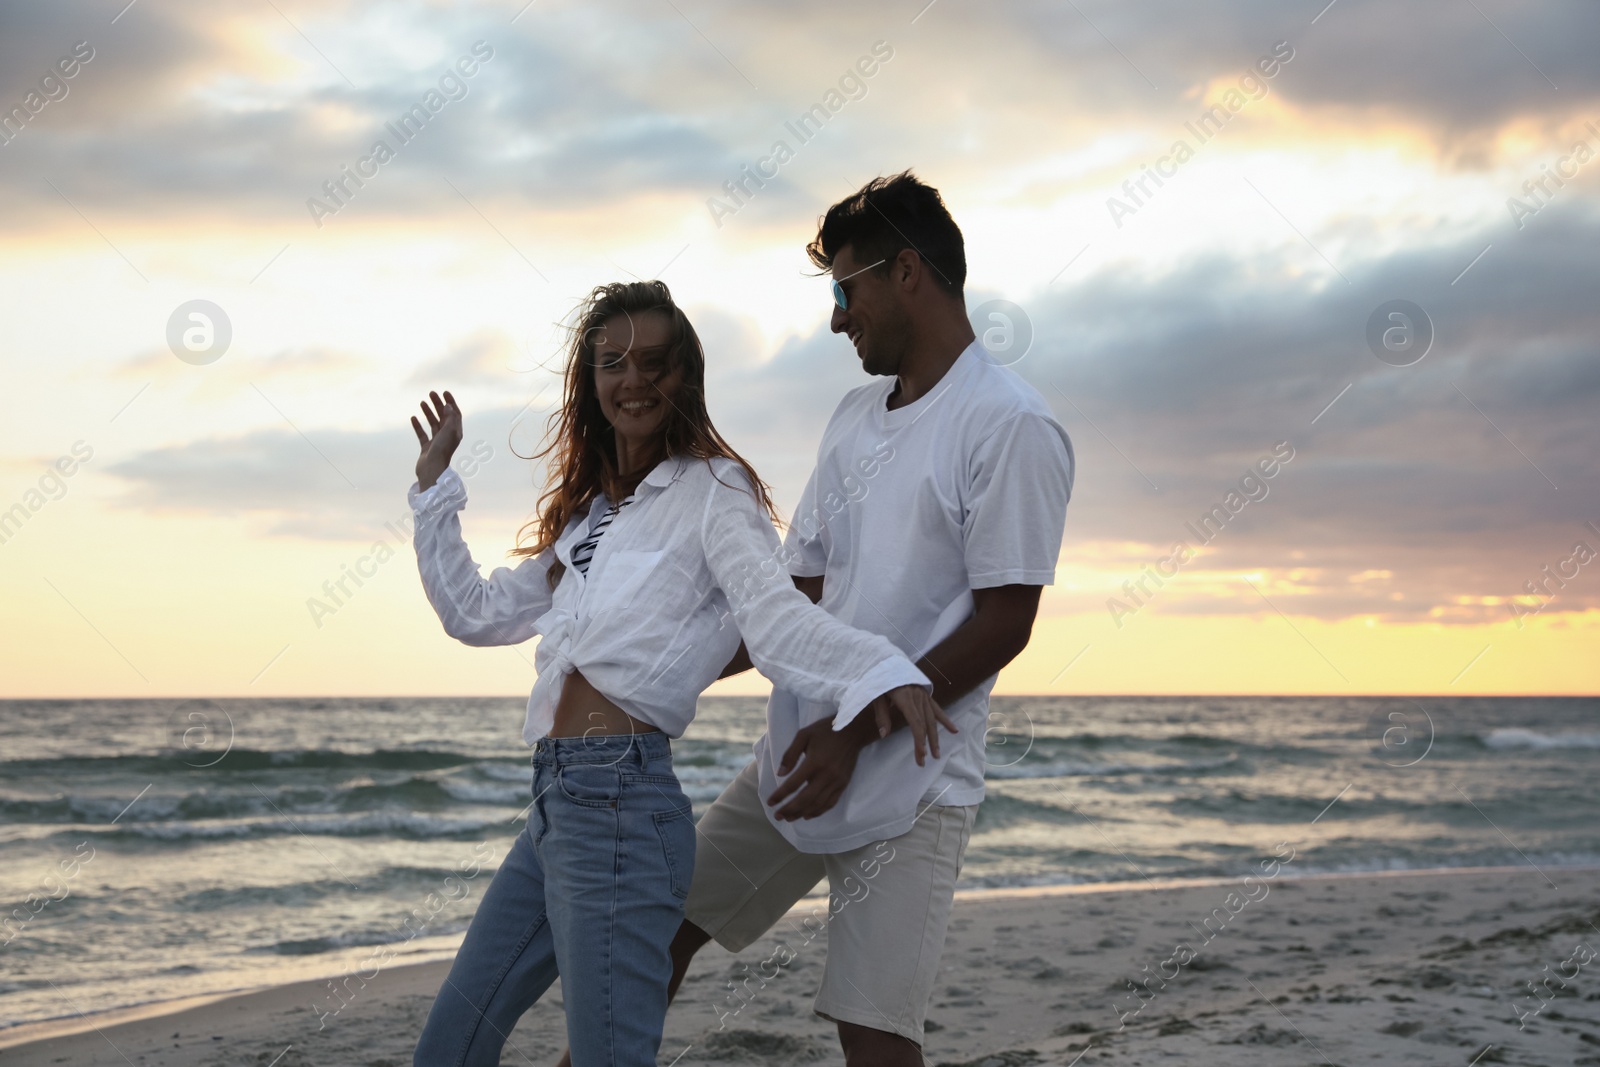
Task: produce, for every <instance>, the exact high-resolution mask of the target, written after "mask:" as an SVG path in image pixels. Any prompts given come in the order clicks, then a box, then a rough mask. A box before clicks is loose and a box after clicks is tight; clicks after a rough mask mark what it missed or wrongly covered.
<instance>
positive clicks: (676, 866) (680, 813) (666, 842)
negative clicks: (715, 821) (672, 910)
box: [654, 808, 694, 900]
mask: <svg viewBox="0 0 1600 1067" xmlns="http://www.w3.org/2000/svg"><path fill="white" fill-rule="evenodd" d="M654 818H655V822H656V833H658V834H660V835H661V853H662V856H663V858H664V859H665V860H666V863H667V879H668V882H669V884H670V885H671V886H672V895H673V896H675V897H677V898H678V899H679V900H684V899H686V898H687V897H688V896H689V883H690V882H692V881H693V880H694V811H693V809H691V808H672V809H669V810H667V811H658V812H655V813H654Z"/></svg>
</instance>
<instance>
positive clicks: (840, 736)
mask: <svg viewBox="0 0 1600 1067" xmlns="http://www.w3.org/2000/svg"><path fill="white" fill-rule="evenodd" d="M897 719H898V720H899V721H900V722H904V723H906V724H907V725H912V724H915V726H914V727H913V729H912V733H913V736H915V737H916V739H917V763H918V765H919V766H920V765H922V764H923V763H924V749H923V739H924V738H927V739H928V740H929V743H930V747H931V748H932V750H933V756H934V758H935V759H938V758H939V738H938V734H937V731H938V725H937V724H939V723H943V724H944V725H945V727H947V728H948V729H949V730H950V732H951V733H957V732H958V731H957V729H956V726H955V724H954V723H953V722H951V721H950V720H949V719H948V718H946V717H945V714H944V710H943V709H942V708H940V707H939V706H938V705H937V704H935V703H934V702H933V700H932V698H931V697H929V696H928V694H927V691H926V690H924V689H923V688H922V687H921V686H915V685H905V686H901V687H899V688H898V689H891V690H889V691H888V692H887V693H884V694H882V695H880V696H878V697H877V698H876V699H874V700H873V701H872V703H871V704H868V705H867V706H866V707H865V708H863V709H862V711H861V713H860V714H859V715H857V716H856V717H855V719H853V720H852V721H851V723H850V725H848V726H846V727H845V728H844V729H843V730H835V729H834V728H833V720H832V719H823V720H821V721H819V722H814V723H812V724H811V725H810V726H805V727H802V728H801V729H800V730H799V731H798V732H796V733H795V735H794V741H792V742H791V743H790V745H789V748H788V750H787V751H785V752H784V754H783V759H781V760H780V761H779V762H778V777H780V778H785V776H787V777H786V778H785V781H784V782H783V783H782V784H781V785H779V786H778V788H777V789H775V790H773V793H772V795H771V796H770V797H768V798H767V803H768V804H773V805H776V804H780V803H782V802H783V800H784V798H786V797H788V796H790V795H791V794H796V795H795V796H794V799H792V800H790V801H789V802H788V803H787V804H784V806H783V807H781V808H779V809H778V810H777V811H776V812H775V813H774V818H777V819H783V820H793V819H815V818H816V817H817V816H818V815H821V814H823V813H824V812H826V811H828V810H829V809H830V808H832V807H833V806H834V805H835V804H837V803H838V802H839V798H840V797H841V796H843V795H844V790H845V787H846V786H848V785H849V784H850V779H851V777H852V776H853V775H854V774H855V770H856V759H857V757H859V756H860V755H861V750H862V749H863V748H865V747H867V746H868V745H869V744H871V743H872V742H873V741H876V740H877V739H878V738H879V737H887V736H888V735H889V732H890V731H891V730H893V729H894V727H895V726H896V725H897V722H896V720H897ZM917 727H920V728H921V729H922V730H923V732H922V733H921V734H918V732H917ZM874 729H876V731H877V733H876V734H875V733H874ZM797 762H799V763H800V769H799V770H794V767H795V764H796V763H797ZM791 771H793V772H794V773H793V774H790V772H791ZM797 790H798V793H796V791H797Z"/></svg>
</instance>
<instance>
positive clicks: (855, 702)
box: [701, 463, 933, 730]
mask: <svg viewBox="0 0 1600 1067" xmlns="http://www.w3.org/2000/svg"><path fill="white" fill-rule="evenodd" d="M718 467H719V468H720V469H716V471H715V473H716V474H717V475H718V477H717V478H714V479H713V481H712V485H711V488H710V491H709V492H708V493H707V496H706V505H705V515H704V518H703V520H702V532H701V536H702V541H703V543H704V547H705V557H706V563H707V565H708V566H709V568H710V570H711V573H712V575H713V577H714V578H715V580H716V582H717V586H718V587H719V588H720V589H721V590H722V591H723V593H724V595H725V596H726V597H727V598H728V605H729V608H730V609H731V611H732V613H733V617H734V622H735V623H736V624H737V626H738V628H739V633H740V635H741V636H742V637H743V638H744V643H745V648H746V650H747V651H748V652H749V653H750V661H751V662H752V663H754V664H755V666H756V668H757V669H758V670H760V671H761V673H762V674H764V675H766V676H767V678H769V679H770V680H771V681H772V683H773V684H774V685H777V686H778V687H780V688H782V689H786V690H788V691H790V692H792V693H794V694H796V695H797V696H800V697H803V698H805V699H807V700H813V701H817V702H818V703H823V704H830V705H837V707H838V712H837V713H836V715H835V716H834V720H833V728H834V729H835V730H842V729H843V728H844V727H845V726H847V725H849V724H850V722H851V721H852V720H854V719H855V717H856V716H857V715H858V714H859V713H860V712H861V710H862V709H863V708H865V707H866V706H867V705H868V704H869V703H871V702H872V700H873V699H874V698H875V697H877V696H879V695H881V694H883V693H885V692H887V691H889V690H890V689H895V688H898V687H899V686H902V685H920V686H922V687H924V688H926V689H928V690H930V691H931V690H932V688H933V683H932V682H930V681H929V680H928V677H927V676H926V675H925V674H923V673H922V672H921V671H920V670H918V669H917V668H916V666H915V665H914V664H913V663H912V662H911V660H910V659H908V658H907V657H906V656H905V655H904V654H903V653H902V652H901V651H900V650H899V649H897V648H896V647H895V646H894V644H893V643H892V642H891V641H890V640H889V639H888V638H886V637H883V636H882V635H880V634H874V633H869V632H867V631H864V630H858V629H856V628H855V627H853V626H847V625H846V624H844V623H842V622H840V621H839V620H838V619H836V618H834V617H833V616H832V615H830V614H828V613H827V612H826V611H823V610H822V609H821V608H820V607H818V606H817V605H815V604H813V603H812V602H811V599H810V598H809V597H807V596H806V595H805V594H804V593H802V592H800V590H798V589H796V588H795V586H794V582H793V580H792V579H791V578H790V577H789V567H787V566H785V564H786V563H787V562H789V553H788V552H787V550H786V549H785V548H784V547H783V546H782V545H781V544H780V543H779V541H778V535H777V532H776V531H775V530H773V528H772V523H771V522H770V521H769V520H768V518H767V516H766V514H765V513H764V512H763V511H762V508H761V505H760V498H759V497H758V496H757V495H756V494H755V492H754V489H753V487H752V486H751V485H750V483H749V480H748V478H747V476H746V475H745V472H744V470H743V468H741V467H739V466H738V465H737V464H732V463H728V464H720V465H718ZM725 483H732V484H725Z"/></svg>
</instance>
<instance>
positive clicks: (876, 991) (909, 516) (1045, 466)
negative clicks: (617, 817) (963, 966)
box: [671, 171, 1073, 1067]
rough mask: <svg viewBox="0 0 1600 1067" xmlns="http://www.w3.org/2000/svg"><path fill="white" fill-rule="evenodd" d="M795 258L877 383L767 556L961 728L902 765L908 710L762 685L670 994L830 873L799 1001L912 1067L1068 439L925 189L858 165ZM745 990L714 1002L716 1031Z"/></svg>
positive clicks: (1047, 555)
mask: <svg viewBox="0 0 1600 1067" xmlns="http://www.w3.org/2000/svg"><path fill="white" fill-rule="evenodd" d="M807 252H808V253H809V254H810V256H811V258H812V260H813V261H814V262H815V263H816V264H817V265H818V266H819V267H821V268H823V269H825V270H828V271H830V272H831V273H832V275H833V278H834V299H835V304H836V307H835V310H834V312H833V318H832V322H831V326H832V329H833V332H834V333H842V334H845V335H846V336H847V337H848V338H849V339H850V341H851V342H852V343H853V344H854V346H855V349H856V354H857V356H858V357H859V358H860V360H861V365H862V369H863V370H865V371H866V372H867V373H869V374H872V375H875V376H878V377H877V378H876V379H875V380H874V381H872V382H869V383H868V384H866V385H863V386H860V387H859V388H857V389H854V390H852V391H851V392H850V393H848V394H847V395H846V396H845V398H844V399H843V401H841V403H840V404H839V407H838V410H837V411H835V413H834V415H833V418H832V419H831V420H830V422H829V424H828V427H827V430H826V431H825V432H824V434H823V438H822V444H821V447H820V448H819V450H818V453H817V467H816V470H815V471H814V472H813V473H812V476H811V480H810V482H809V484H808V485H807V486H806V489H805V493H804V495H803V496H802V498H801V501H800V506H799V508H798V509H797V511H796V513H795V517H794V521H793V523H792V524H791V527H790V530H789V533H788V536H787V538H786V541H785V544H784V549H785V558H784V560H783V562H785V563H787V566H788V570H789V572H790V574H791V575H792V576H793V579H794V582H795V584H796V585H797V586H799V587H800V589H801V590H803V591H804V592H805V593H806V594H807V595H809V596H810V597H811V598H812V600H814V601H817V602H818V603H820V604H821V605H822V607H823V608H824V609H826V610H827V611H829V612H831V613H832V614H834V615H836V616H838V617H839V618H840V619H842V620H844V621H845V622H848V623H850V624H851V625H854V626H857V627H860V628H861V629H864V630H869V631H872V632H875V633H879V634H882V635H884V636H885V637H887V638H889V640H891V641H893V642H894V643H895V644H896V645H897V646H899V647H900V648H901V650H902V651H904V652H906V653H907V654H908V655H920V656H921V658H920V659H919V660H918V662H917V666H918V667H919V668H920V669H921V670H922V671H923V673H924V674H926V675H927V676H928V677H929V678H930V679H931V680H933V682H934V690H933V698H934V700H935V701H936V702H937V703H938V704H940V705H941V706H943V707H944V708H945V709H946V711H947V713H948V715H949V717H950V719H951V720H952V721H953V722H954V723H955V724H956V727H957V730H958V732H956V733H954V734H944V735H943V736H940V737H939V738H938V741H939V748H938V753H937V755H934V754H931V753H930V755H929V756H928V758H927V759H926V760H925V761H923V762H921V763H920V765H919V757H920V756H921V753H918V752H914V749H913V741H912V738H911V736H910V733H909V731H907V730H905V729H904V728H903V724H902V723H899V722H895V723H894V728H893V729H892V731H891V732H889V733H888V734H887V736H880V729H881V727H880V725H879V718H880V717H879V716H878V715H875V714H871V713H862V714H860V715H858V716H856V717H855V719H854V720H852V721H850V722H849V723H848V724H843V725H842V728H839V727H840V725H841V724H837V723H836V722H835V721H834V714H835V712H836V710H837V709H835V708H832V707H827V706H822V705H814V704H810V703H808V702H806V701H801V700H798V699H797V698H796V697H795V696H794V695H793V694H790V693H787V692H785V691H783V690H774V691H773V693H772V697H771V699H770V702H769V704H768V709H767V724H768V729H767V733H766V734H765V735H764V736H763V737H762V738H761V739H760V740H759V741H757V742H756V746H755V760H754V761H753V762H752V763H751V764H750V765H748V766H747V767H745V768H744V770H743V771H741V772H740V774H739V775H738V777H737V778H735V779H734V781H733V782H732V783H731V784H730V785H729V786H728V788H727V789H726V790H724V791H723V793H722V795H721V796H720V797H718V798H717V800H716V801H715V802H714V803H713V804H712V805H711V807H710V808H709V809H707V811H706V813H705V815H704V817H703V818H702V819H701V821H700V825H699V828H698V831H697V847H696V853H695V873H694V879H693V883H692V885H691V888H690V890H689V896H688V899H687V901H686V902H685V905H684V916H685V919H684V923H683V925H682V926H681V927H680V928H679V931H678V935H677V938H676V939H675V941H674V943H673V959H674V965H675V970H674V974H673V979H672V986H671V990H672V992H673V993H676V991H677V988H678V985H679V983H681V982H682V980H683V976H684V974H685V972H686V971H687V970H688V967H689V962H690V960H691V959H692V958H693V956H694V954H695V952H696V951H698V950H699V949H700V948H702V947H703V946H704V945H705V944H706V943H707V942H708V941H710V940H712V939H713V938H715V939H716V940H717V941H718V942H719V943H720V944H721V945H723V947H725V948H727V949H728V950H729V951H733V952H737V951H740V950H741V949H743V948H745V947H746V946H748V945H750V944H752V943H753V942H755V941H756V940H757V939H759V938H760V937H762V936H763V935H764V934H765V933H766V932H767V931H768V930H769V929H770V928H771V927H772V926H773V925H774V924H776V923H777V922H778V920H779V919H781V918H782V917H783V915H784V914H785V913H786V912H787V911H788V910H789V909H790V908H791V907H792V906H793V905H794V904H795V903H796V902H797V901H799V900H800V898H801V897H803V896H804V895H805V894H806V893H807V892H809V891H810V890H811V888H812V887H813V886H815V885H816V884H817V882H818V881H819V880H820V879H821V878H823V877H824V876H826V877H827V878H828V880H829V886H830V890H831V893H830V908H829V912H830V915H829V922H828V957H827V961H826V964H825V967H824V973H823V979H822V987H821V989H820V990H819V992H818V994H817V997H816V1002H815V1005H814V1007H815V1010H816V1012H817V1014H819V1015H821V1016H823V1017H824V1018H827V1019H830V1020H832V1021H833V1022H835V1023H836V1024H837V1025H838V1029H839V1041H840V1044H841V1045H842V1046H843V1048H844V1053H845V1060H846V1063H847V1064H850V1065H852V1067H864V1065H871V1067H886V1065H894V1067H898V1065H901V1064H906V1065H918V1067H920V1065H921V1064H922V1062H923V1060H922V1048H921V1045H922V1036H923V1022H924V1017H925V1014H926V1011H927V1007H928V1001H929V999H930V997H931V995H932V992H933V986H934V981H935V978H936V976H937V974H938V966H939V956H940V953H941V952H942V951H943V948H944V939H945V929H946V926H947V923H948V920H949V917H950V909H951V905H952V903H953V898H954V893H955V884H956V878H957V875H958V874H959V872H960V869H961V859H962V855H963V852H964V851H965V848H966V844H967V838H968V835H969V834H970V833H971V831H972V825H973V820H974V818H975V816H976V813H977V806H978V803H979V802H980V801H981V800H982V799H983V792H984V782H983V771H984V732H985V725H986V721H987V717H988V704H989V691H990V689H992V688H993V686H994V681H995V675H996V674H997V673H998V672H999V671H1000V669H1001V668H1002V667H1004V666H1005V665H1006V664H1007V663H1009V662H1010V661H1011V660H1012V659H1013V658H1015V657H1016V655H1017V654H1018V653H1020V652H1021V651H1022V650H1023V648H1024V647H1026V646H1027V643H1028V638H1029V635H1030V632H1031V629H1032V625H1033V619H1034V615H1035V613H1036V612H1037V609H1038V604H1039V594H1040V588H1041V587H1042V586H1044V585H1048V584H1050V583H1051V582H1052V581H1053V579H1054V574H1055V565H1056V558H1057V555H1058V553H1059V551H1060V547H1061V535H1062V528H1063V524H1064V522H1065V518H1066V507H1067V500H1068V497H1069V496H1070V494H1071V489H1072V478H1073V454H1072V445H1071V442H1070V441H1069V440H1068V438H1067V434H1066V431H1065V430H1063V429H1062V427H1061V425H1060V424H1059V423H1058V422H1057V421H1056V420H1055V418H1054V417H1053V416H1052V415H1051V413H1050V409H1049V407H1048V406H1047V405H1046V404H1045V402H1044V400H1043V399H1042V398H1041V397H1040V396H1039V394H1038V392H1037V391H1036V390H1034V389H1033V388H1032V387H1031V386H1029V385H1028V384H1027V383H1026V382H1024V381H1023V380H1022V378H1020V377H1019V376H1018V375H1017V374H1016V373H1014V372H1013V371H1011V370H1010V369H1008V368H1006V367H1002V366H999V365H998V364H997V362H996V361H995V360H994V359H993V358H992V357H990V356H989V355H988V354H987V353H986V352H985V351H984V350H983V348H982V347H981V346H979V344H978V343H977V341H976V339H975V337H974V335H973V331H972V326H971V324H970V323H969V322H968V320H967V314H966V306H965V302H964V300H963V296H962V285H963V283H964V282H965V280H966V273H967V270H966V255H965V250H964V245H963V241H962V237H961V231H960V229H959V228H958V227H957V226H956V224H955V221H954V220H953V219H951V217H950V215H949V212H948V211H947V210H946V209H945V206H944V203H943V201H942V200H941V199H940V197H939V194H938V192H937V190H935V189H933V188H931V187H929V186H927V185H925V184H923V183H922V182H921V181H919V180H918V179H917V178H916V177H914V176H913V175H912V174H911V173H910V172H909V171H907V172H905V173H903V174H898V175H895V176H893V177H891V178H879V179H876V180H874V181H872V182H869V183H868V184H867V185H866V186H864V187H863V188H862V189H861V190H860V191H858V192H857V193H855V194H854V195H853V196H850V197H848V198H846V199H845V200H842V201H840V202H839V203H837V204H835V205H834V206H833V207H831V208H829V209H828V212H827V214H826V215H825V216H824V218H823V220H822V223H821V226H820V229H819V231H818V233H817V237H816V239H815V240H814V241H812V242H811V244H810V245H809V246H808V248H807ZM748 666H749V663H748V661H745V660H742V658H740V657H736V658H735V660H734V662H733V663H730V664H729V667H728V671H727V673H733V672H735V671H737V670H741V669H743V668H744V667H748ZM798 951H806V949H805V948H804V947H801V948H800V949H799V950H798ZM794 952H795V950H793V949H791V950H790V954H789V955H787V956H783V955H780V956H778V957H777V962H778V964H780V965H781V964H782V963H787V962H788V960H790V959H792V958H793V955H794ZM762 970H763V975H764V976H767V977H770V976H771V969H770V968H763V969H762ZM747 984H748V983H747ZM742 1003H743V1002H742V1001H740V1000H737V999H733V998H730V1001H729V1005H728V1006H727V1007H726V1008H723V1009H720V1010H719V1016H721V1017H723V1019H724V1024H725V1025H726V1022H727V1016H728V1015H729V1014H731V1013H732V1012H733V1011H734V1010H735V1009H737V1008H738V1007H740V1006H741V1004H742Z"/></svg>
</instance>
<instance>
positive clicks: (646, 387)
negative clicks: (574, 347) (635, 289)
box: [591, 311, 683, 448]
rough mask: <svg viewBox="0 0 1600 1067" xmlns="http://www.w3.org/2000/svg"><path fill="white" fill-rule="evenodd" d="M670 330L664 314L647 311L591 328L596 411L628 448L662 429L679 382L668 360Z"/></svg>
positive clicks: (678, 373)
mask: <svg viewBox="0 0 1600 1067" xmlns="http://www.w3.org/2000/svg"><path fill="white" fill-rule="evenodd" d="M671 329H672V326H671V320H670V319H669V318H668V317H667V316H666V315H665V314H663V313H661V312H659V311H647V312H643V313H641V314H635V315H615V316H613V317H611V318H609V319H607V320H606V321H605V322H603V323H601V324H600V326H599V327H598V328H596V329H595V330H594V331H593V335H594V355H593V357H592V360H591V373H592V374H593V375H594V390H595V396H596V397H598V398H599V400H600V413H601V414H602V415H604V416H605V419H606V421H607V422H609V423H610V424H611V426H612V428H613V429H614V430H615V431H616V433H617V436H618V437H620V438H626V439H627V441H628V443H629V445H630V446H631V447H633V448H638V447H640V446H645V445H648V444H650V443H651V442H652V441H653V440H654V439H655V438H657V437H659V436H660V435H661V434H662V432H663V431H664V429H665V428H666V424H667V416H668V414H669V412H670V410H671V404H672V398H673V396H674V395H676V393H677V391H678V387H679V385H681V384H682V381H683V374H682V372H681V371H680V370H679V369H678V368H676V367H674V366H672V361H671V359H670V351H669V350H670V348H671ZM619 443H620V442H619Z"/></svg>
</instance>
